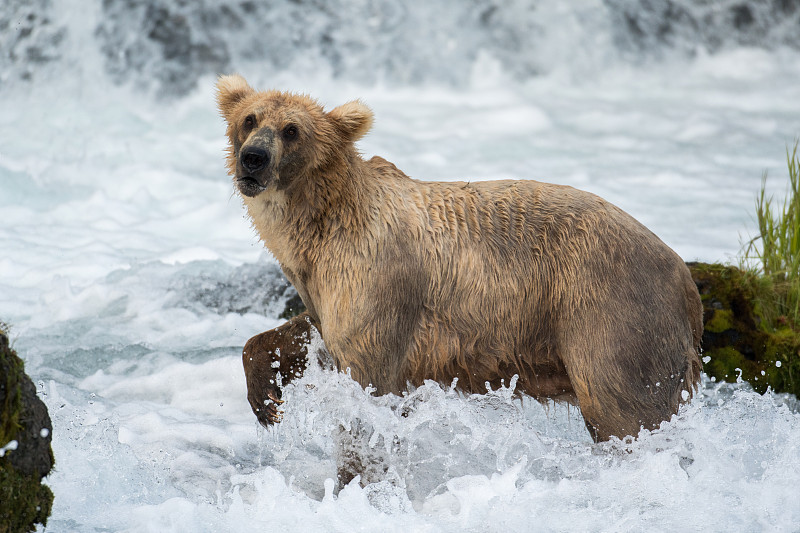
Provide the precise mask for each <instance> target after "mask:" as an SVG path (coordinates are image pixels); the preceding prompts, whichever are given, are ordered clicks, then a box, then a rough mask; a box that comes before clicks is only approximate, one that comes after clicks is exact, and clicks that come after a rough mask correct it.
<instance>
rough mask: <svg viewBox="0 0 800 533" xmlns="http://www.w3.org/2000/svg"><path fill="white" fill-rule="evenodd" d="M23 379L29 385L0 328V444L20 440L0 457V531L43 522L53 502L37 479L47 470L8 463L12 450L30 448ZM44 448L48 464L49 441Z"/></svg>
mask: <svg viewBox="0 0 800 533" xmlns="http://www.w3.org/2000/svg"><path fill="white" fill-rule="evenodd" d="M23 380H28V383H27V386H30V387H32V384H30V383H29V378H28V376H27V375H26V374H25V367H24V364H23V362H22V359H20V358H19V357H18V356H17V354H16V353H15V352H14V351H13V350H12V349H10V347H9V346H8V338H7V337H6V335H5V332H0V398H2V402H0V446H5V445H7V444H8V443H9V442H11V441H12V440H17V441H18V442H19V443H20V448H18V449H17V450H10V451H8V452H7V453H5V454H4V456H3V457H0V533H12V532H14V533H16V532H22V531H35V529H36V524H37V523H40V524H42V525H46V523H47V517H48V516H49V515H50V510H51V508H52V505H53V493H52V491H51V490H50V489H49V488H48V487H47V486H46V485H43V484H42V483H41V478H42V476H43V475H46V474H47V472H36V471H35V472H31V473H23V472H22V471H20V470H17V467H15V466H14V465H15V463H12V459H13V458H14V457H15V456H14V454H21V453H24V452H26V451H27V452H28V453H29V452H30V450H29V449H28V448H26V447H25V442H26V439H28V440H29V439H30V437H29V436H25V432H26V431H29V430H30V428H25V427H23V424H25V423H26V420H28V419H29V418H30V417H31V413H32V411H31V406H29V405H26V403H27V402H26V401H25V400H24V397H25V393H24V392H23V383H24V381H23ZM42 408H44V406H43V405H42ZM45 414H46V412H45ZM46 452H47V453H49V454H50V457H49V458H50V461H49V463H48V464H52V448H51V447H50V446H49V445H47V449H46ZM17 458H19V457H17ZM47 469H48V470H49V467H48V468H47Z"/></svg>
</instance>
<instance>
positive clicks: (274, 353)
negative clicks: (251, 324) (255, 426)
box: [242, 313, 313, 427]
mask: <svg viewBox="0 0 800 533" xmlns="http://www.w3.org/2000/svg"><path fill="white" fill-rule="evenodd" d="M312 327H313V324H312V319H311V317H310V316H309V314H308V313H302V314H300V315H297V316H296V317H294V318H292V319H291V320H289V321H288V322H286V323H285V324H283V325H282V326H279V327H277V328H275V329H271V330H269V331H265V332H264V333H260V334H258V335H256V336H255V337H252V338H251V339H250V340H248V341H247V344H245V345H244V349H243V350H242V364H243V365H244V375H245V379H246V380H247V401H248V402H250V408H251V409H252V410H253V413H254V414H255V415H256V418H258V421H259V422H260V423H261V425H263V426H264V427H269V426H270V425H272V424H276V423H278V422H280V421H281V412H280V411H278V405H280V404H282V403H283V400H281V396H282V393H281V386H282V385H286V384H287V383H289V382H291V381H292V380H293V379H295V378H299V377H300V376H302V375H303V371H304V370H305V369H306V366H307V365H308V341H309V340H310V339H311V328H312ZM278 373H280V380H279V378H278Z"/></svg>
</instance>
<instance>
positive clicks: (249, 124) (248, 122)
mask: <svg viewBox="0 0 800 533" xmlns="http://www.w3.org/2000/svg"><path fill="white" fill-rule="evenodd" d="M255 125H256V117H255V116H254V115H247V118H245V119H244V122H243V123H242V128H243V129H245V130H252V129H253V127H255Z"/></svg>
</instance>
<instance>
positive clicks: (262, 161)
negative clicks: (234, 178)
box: [241, 146, 269, 173]
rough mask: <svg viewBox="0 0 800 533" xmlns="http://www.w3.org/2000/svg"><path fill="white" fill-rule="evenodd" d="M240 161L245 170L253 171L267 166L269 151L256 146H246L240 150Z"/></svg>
mask: <svg viewBox="0 0 800 533" xmlns="http://www.w3.org/2000/svg"><path fill="white" fill-rule="evenodd" d="M241 162H242V168H244V169H245V170H246V171H247V172H251V173H255V172H258V171H259V170H263V169H264V167H266V166H267V163H269V153H268V152H267V151H266V150H265V149H263V148H260V147H258V146H248V147H247V148H245V149H244V150H242V155H241Z"/></svg>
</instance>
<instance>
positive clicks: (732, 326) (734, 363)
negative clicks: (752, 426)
mask: <svg viewBox="0 0 800 533" xmlns="http://www.w3.org/2000/svg"><path fill="white" fill-rule="evenodd" d="M689 269H690V271H691V272H692V277H693V278H694V281H695V283H696V284H697V288H698V290H699V292H700V297H701V300H702V302H703V315H704V333H703V356H704V360H705V361H706V362H705V363H704V365H703V370H704V371H705V372H706V374H708V375H709V376H713V377H715V378H716V379H718V380H724V381H729V382H735V381H736V380H737V379H738V378H739V377H741V379H743V380H745V381H747V382H749V383H750V384H751V385H752V386H753V389H755V390H756V391H758V392H762V393H763V392H765V391H766V390H767V388H768V387H769V388H771V389H772V390H773V391H775V392H791V393H793V394H795V395H797V396H800V379H798V378H800V328H798V326H797V324H795V323H794V321H793V320H791V319H789V318H787V317H786V315H784V314H782V311H783V309H782V308H781V307H780V305H779V303H778V302H779V297H778V295H777V291H778V290H779V289H776V285H775V283H774V282H773V281H772V280H770V279H767V278H764V277H763V276H759V275H758V274H756V273H754V272H752V271H747V270H742V269H739V268H736V267H734V266H730V265H720V264H703V263H690V264H689ZM776 363H779V364H776ZM737 369H738V370H737Z"/></svg>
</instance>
